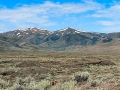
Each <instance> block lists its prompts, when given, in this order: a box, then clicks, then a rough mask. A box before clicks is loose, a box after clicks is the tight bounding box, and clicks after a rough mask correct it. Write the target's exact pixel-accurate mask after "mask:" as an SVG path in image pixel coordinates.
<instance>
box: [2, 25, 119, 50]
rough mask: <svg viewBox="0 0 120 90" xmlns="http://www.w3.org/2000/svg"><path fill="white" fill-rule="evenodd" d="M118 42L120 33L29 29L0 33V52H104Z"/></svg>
mask: <svg viewBox="0 0 120 90" xmlns="http://www.w3.org/2000/svg"><path fill="white" fill-rule="evenodd" d="M119 40H120V32H115V33H98V32H85V31H82V30H78V29H74V28H71V27H67V28H64V29H61V30H56V31H54V32H52V31H50V30H46V29H42V28H35V27H31V28H27V29H17V30H13V31H8V32H4V33H0V51H73V50H75V51H78V50H80V51H81V50H83V51H84V50H90V49H92V50H93V49H96V48H97V49H98V48H99V50H102V49H103V48H104V50H105V49H106V48H108V47H107V46H109V47H112V48H113V46H114V47H115V46H119ZM116 42H117V43H116ZM114 44H115V45H114ZM116 44H117V45H116ZM116 49H117V48H116Z"/></svg>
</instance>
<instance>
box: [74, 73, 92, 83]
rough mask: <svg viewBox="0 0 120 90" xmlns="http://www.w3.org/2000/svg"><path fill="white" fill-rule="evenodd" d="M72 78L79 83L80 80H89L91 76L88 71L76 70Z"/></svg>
mask: <svg viewBox="0 0 120 90" xmlns="http://www.w3.org/2000/svg"><path fill="white" fill-rule="evenodd" d="M74 80H75V81H76V82H77V83H79V84H80V83H82V82H87V81H90V80H91V76H90V73H88V72H77V73H75V74H74Z"/></svg>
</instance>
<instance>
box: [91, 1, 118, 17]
mask: <svg viewBox="0 0 120 90" xmlns="http://www.w3.org/2000/svg"><path fill="white" fill-rule="evenodd" d="M93 16H94V17H99V18H100V17H104V18H112V19H118V18H120V3H118V4H115V5H112V6H110V8H104V9H102V10H98V11H97V12H96V13H95V14H93Z"/></svg>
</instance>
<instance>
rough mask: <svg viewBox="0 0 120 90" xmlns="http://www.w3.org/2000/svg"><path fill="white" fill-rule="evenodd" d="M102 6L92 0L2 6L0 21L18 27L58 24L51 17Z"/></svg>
mask: <svg viewBox="0 0 120 90" xmlns="http://www.w3.org/2000/svg"><path fill="white" fill-rule="evenodd" d="M100 8H101V5H100V4H99V3H96V2H93V1H90V0H84V2H81V3H65V4H60V3H53V2H50V1H46V2H45V3H43V4H37V5H23V6H21V7H15V8H14V9H8V8H1V9H0V22H2V23H3V22H4V23H3V24H5V25H4V26H7V25H8V24H10V25H13V27H18V28H19V27H21V28H24V27H25V26H29V25H32V26H33V25H40V26H52V25H56V24H57V21H54V20H52V19H51V18H54V17H57V18H59V17H60V16H63V15H66V14H80V13H83V12H87V11H94V10H99V9H100ZM8 29H9V28H8Z"/></svg>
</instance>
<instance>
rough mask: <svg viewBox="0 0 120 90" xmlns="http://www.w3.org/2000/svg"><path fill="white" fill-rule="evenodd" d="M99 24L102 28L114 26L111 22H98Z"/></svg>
mask: <svg viewBox="0 0 120 90" xmlns="http://www.w3.org/2000/svg"><path fill="white" fill-rule="evenodd" d="M98 23H99V24H101V25H103V26H114V25H115V24H116V23H115V22H112V21H98Z"/></svg>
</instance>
